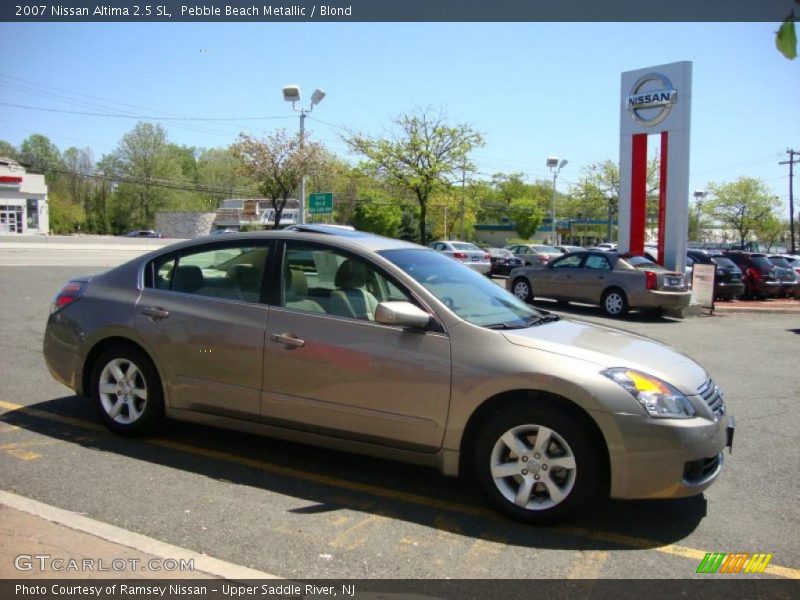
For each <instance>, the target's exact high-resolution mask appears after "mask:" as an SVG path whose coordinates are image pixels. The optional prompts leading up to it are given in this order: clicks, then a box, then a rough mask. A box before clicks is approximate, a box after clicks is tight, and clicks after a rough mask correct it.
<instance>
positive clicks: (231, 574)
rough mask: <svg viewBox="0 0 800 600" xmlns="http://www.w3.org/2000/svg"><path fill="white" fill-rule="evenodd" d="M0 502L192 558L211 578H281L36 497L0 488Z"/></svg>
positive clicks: (155, 551) (125, 542) (161, 553)
mask: <svg viewBox="0 0 800 600" xmlns="http://www.w3.org/2000/svg"><path fill="white" fill-rule="evenodd" d="M0 504H3V505H5V506H8V507H10V508H13V509H16V510H19V511H22V512H26V513H28V514H31V515H34V516H36V517H39V518H42V519H45V520H47V521H51V522H53V523H57V524H59V525H63V526H64V527H68V528H70V529H74V530H76V531H82V532H83V533H88V534H89V535H93V536H95V537H98V538H101V539H103V540H106V541H109V542H112V543H114V544H119V545H120V546H126V547H128V548H133V549H134V550H138V551H139V552H144V553H146V554H150V555H152V556H156V557H158V558H162V559H174V560H181V559H185V560H193V561H194V568H195V570H196V571H200V572H203V573H207V574H209V575H211V576H213V577H221V578H223V579H230V580H235V581H244V580H248V579H281V578H280V577H278V576H276V575H270V574H268V573H264V572H263V571H258V570H256V569H250V568H248V567H242V566H240V565H235V564H233V563H229V562H227V561H224V560H221V559H219V558H214V557H212V556H207V555H205V554H199V553H197V552H193V551H191V550H187V549H185V548H181V547H179V546H173V545H172V544H167V543H165V542H161V541H159V540H156V539H153V538H150V537H147V536H145V535H141V534H139V533H134V532H132V531H127V530H125V529H122V528H120V527H116V526H114V525H109V524H108V523H102V522H101V521H95V520H94V519H90V518H89V517H84V516H83V515H79V514H77V513H74V512H71V511H68V510H64V509H61V508H57V507H55V506H50V505H49V504H44V503H42V502H39V501H38V500H33V499H31V498H26V497H24V496H19V495H17V494H13V493H11V492H6V491H3V490H0Z"/></svg>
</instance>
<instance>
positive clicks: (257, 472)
mask: <svg viewBox="0 0 800 600" xmlns="http://www.w3.org/2000/svg"><path fill="white" fill-rule="evenodd" d="M44 262H46V261H44ZM2 264H4V263H3V262H2V261H0V265H2ZM5 264H8V263H5ZM16 264H17V265H18V266H0V323H2V330H0V357H2V360H0V482H2V483H1V484H0V487H1V488H2V489H4V490H6V491H10V492H14V493H16V494H20V495H23V496H26V497H29V498H33V499H36V500H39V501H41V502H45V503H48V504H51V505H54V506H57V507H60V508H64V509H68V510H72V511H75V512H78V513H80V514H85V515H88V516H90V517H92V518H94V519H97V520H100V521H104V522H107V523H111V524H113V525H116V526H118V527H122V528H125V529H128V530H131V531H134V532H138V533H141V534H144V535H147V536H151V537H153V538H156V539H159V540H162V541H165V542H168V543H170V544H175V545H178V546H182V547H185V548H189V549H192V550H194V551H196V552H201V553H207V554H209V555H212V556H216V557H218V558H222V559H224V560H227V561H230V562H232V563H235V564H239V565H243V566H248V567H252V568H256V569H259V570H262V571H265V572H268V573H273V574H275V575H279V576H282V577H292V578H300V577H305V578H317V577H319V578H330V577H339V578H341V577H374V578H381V577H382V578H423V577H425V578H445V577H452V578H460V577H464V578H471V577H480V578H538V577H554V578H563V577H575V578H593V577H603V578H634V577H636V578H656V577H664V578H685V577H693V576H696V575H695V570H696V568H697V566H698V564H699V563H700V561H701V560H702V558H703V556H704V555H705V553H707V552H726V553H728V552H730V553H732V552H749V553H754V552H768V553H772V554H773V555H774V557H773V559H772V562H771V563H770V567H769V568H768V570H767V572H765V573H764V574H763V575H761V577H782V578H785V577H791V578H799V577H800V542H798V539H800V536H798V532H800V502H798V493H797V473H798V470H799V469H800V451H798V438H800V433H798V431H799V430H800V411H798V410H797V408H796V407H797V405H798V401H800V370H798V368H797V364H798V361H797V356H798V355H800V353H798V348H800V317H796V316H791V315H774V314H770V315H735V316H727V315H726V316H717V317H703V318H694V319H687V320H684V321H679V320H673V319H666V318H649V317H645V316H635V315H634V316H633V317H632V318H631V319H629V320H626V321H620V322H612V321H610V320H608V319H605V318H603V317H602V316H600V314H599V311H598V310H597V309H589V308H570V309H568V310H567V311H559V312H565V313H567V314H568V316H572V317H575V318H580V319H586V320H590V321H594V322H598V323H603V324H606V325H609V324H611V325H617V326H620V327H622V328H623V329H628V330H631V331H635V332H637V333H642V334H645V335H648V336H650V337H653V338H655V339H658V340H661V341H664V342H667V343H669V344H671V345H673V346H675V347H677V348H678V349H680V350H682V351H684V352H686V353H687V354H689V355H690V356H692V357H694V358H695V359H697V360H698V361H699V362H701V363H702V364H703V365H704V366H705V367H706V368H707V369H708V370H709V372H710V373H711V374H712V375H713V376H714V378H715V380H716V381H717V382H718V383H719V385H720V386H721V387H722V388H723V389H725V390H726V392H727V397H726V401H727V403H728V407H729V410H730V412H732V413H733V414H734V415H735V416H736V419H737V432H736V439H735V443H734V448H733V453H732V455H730V456H728V455H726V459H727V462H726V467H725V470H724V473H723V475H722V477H721V479H720V480H719V481H718V482H717V483H716V484H715V485H714V486H712V487H711V488H710V489H709V490H708V491H707V492H706V494H705V495H703V496H699V497H695V498H690V499H685V500H678V501H637V502H619V501H615V502H605V503H598V504H597V506H595V507H594V510H593V511H592V512H590V513H589V514H586V515H583V516H581V517H580V518H579V519H577V520H574V521H571V522H569V523H567V524H564V525H560V526H557V527H548V528H536V527H529V526H524V525H520V524H517V523H514V522H511V521H508V520H506V519H504V518H503V517H501V516H499V515H497V514H496V513H494V512H493V511H492V510H491V509H489V508H487V507H486V506H485V505H484V504H483V502H482V500H481V498H480V497H479V496H478V495H477V493H476V491H475V489H473V486H472V485H471V484H470V483H469V482H468V481H458V480H451V479H447V478H445V477H443V476H441V475H439V474H438V473H437V472H436V471H433V470H429V469H424V468H419V467H413V466H408V465H403V464H399V463H392V462H387V461H381V460H376V459H372V458H366V457H361V456H356V455H346V454H341V453H336V452H332V451H328V450H320V449H317V448H312V447H306V446H302V445H297V444H290V443H283V442H278V441H275V440H270V439H266V438H258V437H254V436H247V435H243V434H239V433H231V432H226V431H221V430H215V429H211V428H205V427H200V426H196V425H190V424H184V423H174V422H168V423H166V424H164V426H163V427H162V428H161V430H160V431H159V432H158V434H157V435H155V436H153V437H150V438H146V439H123V438H119V437H116V436H114V435H111V434H109V433H107V432H106V430H105V429H104V428H103V427H102V426H100V425H99V422H98V421H97V419H96V417H95V415H94V411H93V408H92V407H91V406H90V405H89V403H88V402H87V401H85V400H82V399H79V398H76V397H74V396H73V395H71V392H70V390H68V389H67V388H65V387H63V386H61V385H60V384H58V383H56V382H55V381H54V380H53V379H52V378H51V377H50V375H49V373H48V371H47V368H46V366H45V364H44V361H43V358H42V354H41V341H42V334H43V331H44V326H45V323H46V318H47V314H48V308H49V302H50V299H51V297H52V295H53V294H54V292H55V291H57V289H58V288H59V287H60V285H61V284H62V283H63V282H64V281H65V280H66V279H67V278H69V277H70V276H73V275H79V274H86V273H91V272H95V271H97V270H102V268H103V267H98V266H96V267H81V266H74V265H72V264H69V262H65V263H64V264H59V266H26V265H25V264H24V261H20V262H18V263H16ZM37 264H38V263H37ZM705 577H708V576H705ZM720 577H723V576H720ZM725 577H734V576H725ZM735 577H749V575H744V574H741V575H736V576H735Z"/></svg>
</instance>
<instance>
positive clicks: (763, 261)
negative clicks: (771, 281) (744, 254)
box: [750, 256, 773, 273]
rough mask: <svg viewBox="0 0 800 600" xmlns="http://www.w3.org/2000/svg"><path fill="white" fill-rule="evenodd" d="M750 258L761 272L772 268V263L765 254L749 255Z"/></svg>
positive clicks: (767, 271) (766, 271)
mask: <svg viewBox="0 0 800 600" xmlns="http://www.w3.org/2000/svg"><path fill="white" fill-rule="evenodd" d="M750 259H751V260H752V261H753V264H754V265H755V266H757V267H758V268H759V270H760V271H761V272H762V273H769V272H770V271H771V270H772V267H773V265H772V263H771V262H769V259H768V258H767V257H766V256H751V257H750Z"/></svg>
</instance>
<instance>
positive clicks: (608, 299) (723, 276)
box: [430, 241, 800, 317]
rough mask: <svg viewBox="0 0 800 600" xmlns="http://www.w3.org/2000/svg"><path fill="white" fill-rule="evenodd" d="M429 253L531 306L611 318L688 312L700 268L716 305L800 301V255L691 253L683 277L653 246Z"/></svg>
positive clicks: (436, 245) (450, 245) (471, 248)
mask: <svg viewBox="0 0 800 600" xmlns="http://www.w3.org/2000/svg"><path fill="white" fill-rule="evenodd" d="M430 247H431V248H433V249H434V250H438V251H439V252H442V253H444V254H447V255H449V256H451V258H454V259H455V260H459V261H461V262H463V263H464V264H466V265H467V266H469V267H471V268H472V269H474V270H476V271H478V272H480V273H482V274H484V275H488V276H495V275H499V276H507V277H508V280H507V284H506V287H507V288H508V290H509V291H511V292H512V293H513V294H515V295H516V296H517V297H519V298H520V299H522V300H525V301H526V302H531V301H532V300H533V298H534V296H535V297H541V298H551V299H554V300H556V301H558V302H559V303H569V302H573V301H574V302H586V303H592V304H599V305H600V306H601V308H602V309H603V311H604V312H605V313H606V314H607V315H609V316H614V317H618V316H623V315H625V314H627V312H628V311H629V310H630V309H631V308H641V309H649V310H653V311H662V310H664V309H675V308H682V307H685V306H687V305H688V304H689V303H690V301H691V289H690V288H691V280H692V269H693V268H694V265H695V264H698V263H699V264H713V265H714V267H715V271H716V277H715V296H716V298H717V299H720V300H732V299H736V298H739V297H748V298H765V297H769V296H785V297H800V284H799V283H798V279H799V276H800V257H797V256H791V255H777V254H776V255H767V254H761V253H754V252H744V251H739V250H727V251H720V250H698V249H690V250H689V251H688V252H687V257H686V264H687V266H686V270H685V271H684V272H683V273H679V272H673V271H670V270H668V269H665V268H664V267H663V266H661V265H660V264H659V263H658V256H657V250H656V248H654V247H647V248H646V249H645V251H644V253H643V255H642V256H631V255H624V256H620V255H618V254H617V252H616V250H617V248H616V246H615V245H613V244H602V245H601V246H598V247H594V248H588V249H584V248H580V247H578V246H548V245H544V244H517V245H512V246H509V247H507V248H487V249H481V248H479V247H478V246H475V245H474V244H470V243H468V242H461V241H438V242H433V243H432V244H430Z"/></svg>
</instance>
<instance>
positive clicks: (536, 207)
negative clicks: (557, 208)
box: [508, 196, 543, 240]
mask: <svg viewBox="0 0 800 600" xmlns="http://www.w3.org/2000/svg"><path fill="white" fill-rule="evenodd" d="M508 209H509V216H510V217H511V220H512V221H514V231H516V232H517V235H518V236H519V237H520V238H521V239H523V240H528V239H530V238H531V236H533V234H534V233H536V230H537V229H539V225H541V224H542V216H543V213H542V209H541V207H540V202H539V200H538V199H537V198H536V197H534V196H522V197H520V198H514V199H513V200H512V201H511V203H510V204H509V206H508Z"/></svg>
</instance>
